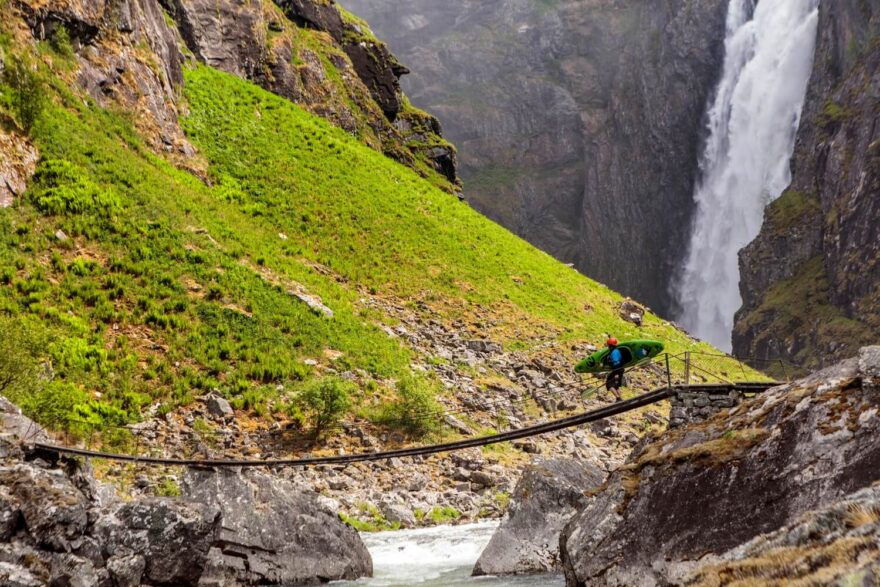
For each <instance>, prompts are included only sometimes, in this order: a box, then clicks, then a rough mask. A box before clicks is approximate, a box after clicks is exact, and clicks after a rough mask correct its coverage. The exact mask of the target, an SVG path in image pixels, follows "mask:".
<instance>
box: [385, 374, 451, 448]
mask: <svg viewBox="0 0 880 587" xmlns="http://www.w3.org/2000/svg"><path fill="white" fill-rule="evenodd" d="M437 393H438V390H437V389H436V387H435V386H434V385H432V384H431V383H430V382H429V381H427V380H426V379H424V378H423V377H419V376H416V375H404V376H403V377H402V378H401V379H400V380H399V381H398V382H397V399H396V400H395V401H394V402H392V403H390V404H388V405H386V406H385V407H384V408H383V409H382V411H381V412H380V413H379V416H378V418H376V420H377V421H378V422H379V423H380V424H385V425H386V426H390V427H392V428H397V429H400V430H404V431H405V432H407V433H408V434H411V435H414V436H425V435H426V434H429V433H431V432H435V431H436V430H437V429H438V428H439V427H440V418H441V415H442V408H441V407H440V404H438V403H437V400H436V399H435V398H436V396H437Z"/></svg>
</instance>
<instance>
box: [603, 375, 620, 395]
mask: <svg viewBox="0 0 880 587" xmlns="http://www.w3.org/2000/svg"><path fill="white" fill-rule="evenodd" d="M622 385H623V369H615V370H614V371H612V372H611V373H609V374H608V377H607V378H606V379H605V387H606V389H608V391H613V392H614V395H616V396H617V397H620V388H621V386H622Z"/></svg>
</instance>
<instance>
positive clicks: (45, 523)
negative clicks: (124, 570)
mask: <svg viewBox="0 0 880 587" xmlns="http://www.w3.org/2000/svg"><path fill="white" fill-rule="evenodd" d="M0 487H3V488H4V489H5V499H4V506H3V507H4V509H5V510H6V512H7V516H8V515H10V512H18V515H21V517H22V519H23V520H24V523H25V525H26V526H27V529H28V533H29V534H30V535H31V536H32V537H33V538H34V540H35V541H36V543H37V544H39V545H40V546H42V547H45V548H47V549H50V550H56V551H62V552H66V551H69V550H70V549H71V545H70V543H71V541H73V540H75V539H76V538H78V537H80V536H82V535H83V533H84V532H85V530H86V526H87V524H88V509H89V504H88V501H87V499H86V496H85V495H83V493H82V492H81V491H80V490H79V489H77V488H76V487H75V486H74V484H73V483H72V482H71V481H70V479H68V477H67V476H66V475H64V473H63V472H62V471H60V470H57V469H56V470H45V469H41V468H39V467H35V466H31V465H29V464H24V463H17V464H14V465H11V466H5V467H0ZM0 497H2V495H0ZM12 515H15V514H12Z"/></svg>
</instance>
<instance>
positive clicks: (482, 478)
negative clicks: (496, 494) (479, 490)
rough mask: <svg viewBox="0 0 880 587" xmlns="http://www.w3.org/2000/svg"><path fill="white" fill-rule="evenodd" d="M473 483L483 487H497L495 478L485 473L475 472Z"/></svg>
mask: <svg viewBox="0 0 880 587" xmlns="http://www.w3.org/2000/svg"><path fill="white" fill-rule="evenodd" d="M471 482H473V483H476V484H477V485H482V486H483V487H492V486H494V485H495V478H494V477H492V475H489V474H488V473H484V472H483V471H474V472H473V473H471Z"/></svg>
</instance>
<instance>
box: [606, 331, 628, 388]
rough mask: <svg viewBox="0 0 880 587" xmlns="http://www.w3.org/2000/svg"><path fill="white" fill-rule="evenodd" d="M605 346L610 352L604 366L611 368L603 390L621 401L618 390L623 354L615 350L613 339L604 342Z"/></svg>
mask: <svg viewBox="0 0 880 587" xmlns="http://www.w3.org/2000/svg"><path fill="white" fill-rule="evenodd" d="M605 346H607V347H608V348H609V349H610V351H611V352H609V353H608V354H607V355H606V356H605V359H604V363H605V365H606V366H607V367H610V368H611V372H610V373H609V374H608V377H606V378H605V388H606V389H607V390H608V391H610V392H611V393H613V394H614V397H615V398H616V400H617V401H621V400H622V399H623V398H622V397H621V395H620V388H621V386H622V385H623V371H624V368H623V363H624V361H623V353H622V352H620V349H619V348H617V339H616V338H614V337H611V338H609V339H608V340H606V341H605Z"/></svg>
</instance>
